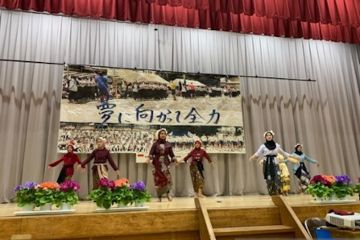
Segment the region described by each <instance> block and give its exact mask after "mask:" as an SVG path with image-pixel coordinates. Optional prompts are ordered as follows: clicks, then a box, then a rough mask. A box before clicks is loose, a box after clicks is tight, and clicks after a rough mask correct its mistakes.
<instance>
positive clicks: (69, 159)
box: [49, 145, 81, 183]
mask: <svg viewBox="0 0 360 240" xmlns="http://www.w3.org/2000/svg"><path fill="white" fill-rule="evenodd" d="M69 147H71V148H72V151H71V152H70V151H68V152H67V153H66V154H65V155H64V156H62V158H60V159H59V160H57V161H55V162H53V163H50V164H49V167H55V166H57V165H58V164H59V163H61V162H63V163H64V164H63V167H62V169H61V171H60V174H59V177H58V179H57V180H56V182H57V183H62V182H64V181H65V180H66V179H71V178H72V176H73V175H74V165H75V164H76V163H78V164H81V162H80V159H79V157H78V156H77V155H76V154H75V153H74V152H73V151H74V146H73V145H68V146H67V148H69Z"/></svg>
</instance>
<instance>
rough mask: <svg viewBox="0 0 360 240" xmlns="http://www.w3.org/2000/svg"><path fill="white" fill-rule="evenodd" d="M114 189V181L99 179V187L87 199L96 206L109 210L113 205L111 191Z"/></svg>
mask: <svg viewBox="0 0 360 240" xmlns="http://www.w3.org/2000/svg"><path fill="white" fill-rule="evenodd" d="M114 187H115V183H114V181H112V180H109V179H107V178H101V179H100V181H99V187H98V188H97V189H95V190H92V191H91V192H90V195H89V199H91V200H93V201H94V202H95V203H96V206H98V207H103V208H105V209H109V208H110V207H111V205H112V203H113V199H112V190H113V188H114Z"/></svg>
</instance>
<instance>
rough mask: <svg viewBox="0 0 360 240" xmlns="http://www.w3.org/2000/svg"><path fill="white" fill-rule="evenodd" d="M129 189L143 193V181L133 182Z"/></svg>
mask: <svg viewBox="0 0 360 240" xmlns="http://www.w3.org/2000/svg"><path fill="white" fill-rule="evenodd" d="M130 188H132V189H134V190H138V191H145V183H144V182H143V181H138V182H134V183H133V184H131V185H130Z"/></svg>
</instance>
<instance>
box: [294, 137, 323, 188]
mask: <svg viewBox="0 0 360 240" xmlns="http://www.w3.org/2000/svg"><path fill="white" fill-rule="evenodd" d="M300 147H301V149H300ZM293 155H295V156H298V157H299V158H300V162H299V163H297V164H294V167H293V171H294V174H295V176H296V177H297V179H298V182H299V189H298V191H299V192H304V191H305V190H306V188H307V186H308V185H309V183H310V179H311V176H310V172H309V171H308V169H307V168H306V165H305V161H307V162H309V163H312V164H317V163H318V161H316V160H314V159H312V158H310V157H308V156H307V155H305V154H304V153H303V152H302V144H300V143H298V144H296V145H295V151H294V152H293Z"/></svg>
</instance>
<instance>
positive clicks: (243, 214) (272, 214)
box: [208, 206, 283, 228]
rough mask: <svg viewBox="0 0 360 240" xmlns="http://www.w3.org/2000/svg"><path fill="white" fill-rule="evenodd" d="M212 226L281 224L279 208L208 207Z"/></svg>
mask: <svg viewBox="0 0 360 240" xmlns="http://www.w3.org/2000/svg"><path fill="white" fill-rule="evenodd" d="M208 212H209V217H210V220H211V224H212V226H213V228H229V227H252V226H270V225H281V224H283V223H282V222H281V219H280V213H279V208H278V207H276V206H273V207H261V208H255V207H254V208H217V209H208Z"/></svg>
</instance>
